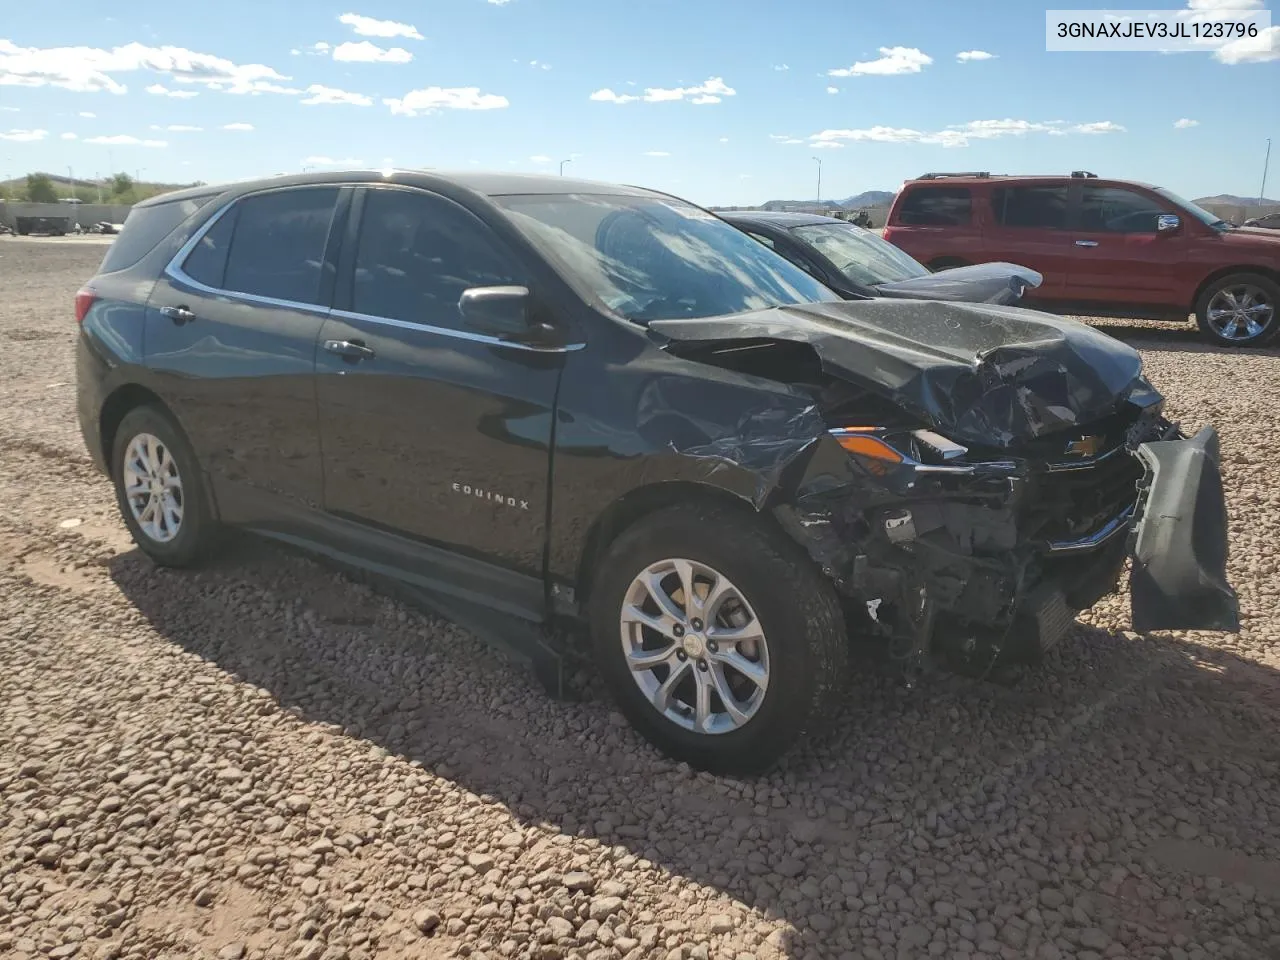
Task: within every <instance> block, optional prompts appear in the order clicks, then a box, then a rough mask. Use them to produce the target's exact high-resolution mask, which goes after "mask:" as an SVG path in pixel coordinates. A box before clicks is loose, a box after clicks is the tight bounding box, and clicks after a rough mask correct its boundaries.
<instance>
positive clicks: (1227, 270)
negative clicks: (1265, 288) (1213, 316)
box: [1188, 263, 1280, 313]
mask: <svg viewBox="0 0 1280 960" xmlns="http://www.w3.org/2000/svg"><path fill="white" fill-rule="evenodd" d="M1237 273H1256V274H1258V275H1259V276H1263V277H1266V278H1267V279H1268V280H1270V281H1271V282H1272V283H1276V284H1280V269H1276V268H1275V267H1268V266H1264V265H1261V264H1257V263H1242V264H1237V265H1235V266H1232V267H1220V268H1218V269H1217V270H1214V271H1213V272H1212V273H1210V274H1209V275H1208V276H1206V277H1205V278H1204V279H1203V280H1201V281H1200V284H1199V286H1197V287H1196V292H1195V293H1194V294H1192V296H1191V305H1190V308H1189V310H1188V313H1195V311H1196V308H1197V307H1198V306H1199V305H1200V298H1201V297H1203V296H1204V292H1205V291H1206V290H1208V289H1209V287H1210V286H1212V285H1213V284H1215V283H1217V282H1218V281H1219V280H1221V279H1222V278H1223V277H1229V276H1231V275H1232V274H1237Z"/></svg>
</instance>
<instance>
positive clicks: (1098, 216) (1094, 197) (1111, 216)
mask: <svg viewBox="0 0 1280 960" xmlns="http://www.w3.org/2000/svg"><path fill="white" fill-rule="evenodd" d="M1164 213H1168V211H1167V210H1166V209H1165V208H1164V207H1163V206H1161V205H1160V204H1159V203H1157V202H1156V201H1155V200H1153V199H1152V198H1151V197H1148V196H1145V195H1144V194H1141V193H1136V192H1134V191H1133V190H1125V189H1123V188H1121V187H1085V188H1084V193H1083V195H1082V196H1081V198H1080V229H1081V230H1098V231H1102V232H1105V233H1155V232H1156V220H1157V219H1158V218H1159V217H1160V215H1161V214H1164Z"/></svg>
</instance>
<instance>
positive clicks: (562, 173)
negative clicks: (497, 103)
mask: <svg viewBox="0 0 1280 960" xmlns="http://www.w3.org/2000/svg"><path fill="white" fill-rule="evenodd" d="M1267 142H1268V143H1270V142H1271V141H1270V140H1268V141H1267ZM566 163H573V161H572V160H561V161H560V176H562V177H563V176H564V165H565V164H566Z"/></svg>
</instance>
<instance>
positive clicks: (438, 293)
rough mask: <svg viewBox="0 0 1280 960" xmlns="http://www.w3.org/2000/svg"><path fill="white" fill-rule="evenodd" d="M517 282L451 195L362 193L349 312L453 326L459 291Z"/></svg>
mask: <svg viewBox="0 0 1280 960" xmlns="http://www.w3.org/2000/svg"><path fill="white" fill-rule="evenodd" d="M524 283H525V281H524V280H523V279H522V271H520V270H518V269H517V268H516V264H514V263H513V262H512V261H511V258H510V257H509V256H508V255H506V254H504V253H502V252H500V251H499V248H498V246H497V244H496V243H495V241H494V239H493V237H492V235H491V234H490V233H489V230H488V228H487V227H486V226H485V225H484V224H483V223H481V222H480V220H478V219H477V218H476V217H475V216H473V215H472V214H471V213H469V212H468V211H466V210H464V209H463V208H462V207H460V206H458V205H457V204H456V203H454V202H453V201H451V200H446V199H445V198H443V197H438V196H434V195H432V194H427V193H420V192H417V191H411V190H392V189H378V190H370V191H369V192H368V193H367V194H365V200H364V215H363V217H362V218H361V221H360V241H359V246H358V247H357V250H356V267H355V281H354V284H353V287H352V297H351V309H352V310H354V311H355V312H356V313H363V314H366V315H368V316H371V317H386V318H388V319H391V320H403V321H406V322H408V323H420V324H423V325H424V326H434V327H445V328H448V329H450V330H458V329H461V328H462V326H463V323H462V316H461V314H460V312H459V309H458V301H459V300H460V299H461V298H462V293H463V291H464V290H467V289H469V288H471V287H501V286H510V285H523V284H524Z"/></svg>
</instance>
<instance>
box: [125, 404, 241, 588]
mask: <svg viewBox="0 0 1280 960" xmlns="http://www.w3.org/2000/svg"><path fill="white" fill-rule="evenodd" d="M111 478H112V480H113V481H115V487H116V503H117V504H118V506H119V508H120V514H121V516H122V517H123V518H124V522H125V526H127V527H128V528H129V533H131V534H132V535H133V541H134V543H136V544H137V545H138V547H139V548H140V549H141V550H142V552H143V553H145V554H146V555H147V556H149V557H150V558H151V559H152V560H154V561H155V562H156V563H158V564H160V565H161V566H166V567H189V566H193V565H194V564H196V563H199V562H200V561H201V560H203V559H204V558H205V557H206V556H208V555H209V553H210V552H211V551H212V549H213V547H214V544H215V540H216V534H217V530H216V524H215V522H214V519H213V516H212V512H211V511H210V509H209V499H208V496H207V495H206V492H205V485H204V475H203V473H202V471H201V470H200V464H199V462H198V461H197V460H196V456H195V453H194V452H193V451H192V449H191V444H190V443H189V442H188V441H187V438H186V436H185V434H183V432H182V429H181V428H180V427H179V426H178V425H177V424H176V423H175V422H174V421H173V419H172V418H171V417H169V416H168V414H166V413H165V412H163V411H162V410H159V409H157V408H156V407H151V406H141V407H135V408H134V409H133V410H130V411H129V412H128V413H127V414H125V416H124V419H122V420H121V421H120V425H119V427H117V428H116V433H115V439H114V442H113V443H112V450H111Z"/></svg>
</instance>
